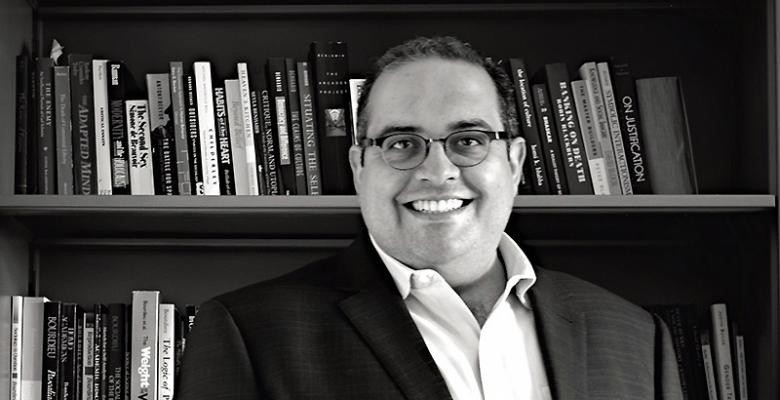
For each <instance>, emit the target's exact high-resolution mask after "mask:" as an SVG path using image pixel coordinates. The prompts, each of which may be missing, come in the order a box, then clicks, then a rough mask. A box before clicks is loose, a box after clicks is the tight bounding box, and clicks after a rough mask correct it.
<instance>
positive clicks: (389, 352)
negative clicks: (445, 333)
mask: <svg viewBox="0 0 780 400" xmlns="http://www.w3.org/2000/svg"><path fill="white" fill-rule="evenodd" d="M370 246H371V244H370V242H369V241H368V240H366V239H365V238H361V239H358V241H356V242H355V243H354V244H353V245H352V246H351V247H350V249H348V250H347V251H346V252H344V253H342V254H343V256H342V257H340V261H339V266H338V267H337V268H338V270H339V273H341V272H345V271H347V270H351V274H350V276H348V277H347V276H346V274H345V275H342V277H343V279H342V282H346V286H347V287H345V288H346V289H350V287H351V290H355V291H357V293H355V294H354V295H352V296H350V297H348V298H346V299H344V300H342V301H341V302H340V303H339V306H340V307H341V310H342V311H343V312H344V314H345V315H346V317H347V318H348V319H349V320H350V321H351V323H352V324H353V325H354V326H355V329H356V330H357V331H358V333H359V334H360V335H361V336H362V337H363V339H364V340H365V341H366V343H368V345H369V346H370V347H371V349H372V350H373V351H374V353H375V354H376V356H377V358H378V359H379V362H381V363H382V365H383V366H384V367H385V368H386V369H387V372H388V374H389V375H390V376H391V378H392V379H393V380H394V381H395V382H396V384H397V385H398V387H399V388H400V389H401V391H402V392H403V394H404V395H405V397H406V398H408V399H409V400H427V399H451V397H450V394H449V391H448V389H447V385H446V384H445V382H444V379H443V378H442V376H441V373H440V372H439V369H438V367H437V366H436V363H435V362H434V361H433V358H432V357H431V355H430V352H429V351H428V347H427V346H426V345H425V342H424V341H423V338H422V336H421V335H420V332H419V331H418V330H417V326H416V325H415V324H414V321H413V320H412V317H411V316H410V315H409V311H408V310H407V308H406V305H405V304H404V301H403V299H402V298H401V295H400V294H399V293H398V290H397V288H396V287H395V283H394V282H393V281H392V278H391V277H390V274H389V272H387V269H386V268H385V266H384V264H382V261H381V260H380V259H379V256H378V255H376V253H375V252H374V251H373V247H370Z"/></svg>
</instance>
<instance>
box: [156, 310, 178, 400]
mask: <svg viewBox="0 0 780 400" xmlns="http://www.w3.org/2000/svg"><path fill="white" fill-rule="evenodd" d="M175 316H176V307H175V306H174V305H173V304H160V330H159V340H158V347H157V348H158V351H159V357H158V360H159V363H158V368H157V376H158V380H157V382H158V395H159V400H173V396H174V372H175V371H174V368H175V359H174V355H175V354H174V353H175V348H174V341H175V338H174V334H175V329H176V319H175Z"/></svg>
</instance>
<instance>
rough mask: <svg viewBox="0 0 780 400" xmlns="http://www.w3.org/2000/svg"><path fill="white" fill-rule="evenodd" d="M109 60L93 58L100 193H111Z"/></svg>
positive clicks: (96, 146)
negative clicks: (107, 74)
mask: <svg viewBox="0 0 780 400" xmlns="http://www.w3.org/2000/svg"><path fill="white" fill-rule="evenodd" d="M107 66H108V60H92V94H93V96H94V97H93V101H94V103H95V166H96V171H97V189H98V194H102V195H109V194H111V136H110V135H111V133H110V131H109V126H108V118H109V117H108V112H109V111H108V81H107V78H106V73H107V72H106V69H107Z"/></svg>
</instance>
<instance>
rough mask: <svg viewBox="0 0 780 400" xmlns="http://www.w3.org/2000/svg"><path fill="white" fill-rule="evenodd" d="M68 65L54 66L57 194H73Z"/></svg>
mask: <svg viewBox="0 0 780 400" xmlns="http://www.w3.org/2000/svg"><path fill="white" fill-rule="evenodd" d="M70 117H71V115H70V67H69V66H67V65H62V66H59V65H58V66H55V67H54V120H55V129H54V131H55V136H56V149H55V152H56V154H57V156H56V159H57V171H56V175H57V194H64V195H68V194H73V142H72V138H73V132H72V129H71V119H70Z"/></svg>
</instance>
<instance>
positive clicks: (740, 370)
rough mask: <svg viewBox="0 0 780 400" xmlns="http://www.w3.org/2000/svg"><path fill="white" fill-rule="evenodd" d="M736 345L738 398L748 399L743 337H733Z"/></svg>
mask: <svg viewBox="0 0 780 400" xmlns="http://www.w3.org/2000/svg"><path fill="white" fill-rule="evenodd" d="M734 342H735V344H736V347H737V378H738V379H737V380H738V382H739V400H748V390H747V365H746V363H745V337H744V336H742V335H737V336H736V338H735V339H734Z"/></svg>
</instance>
